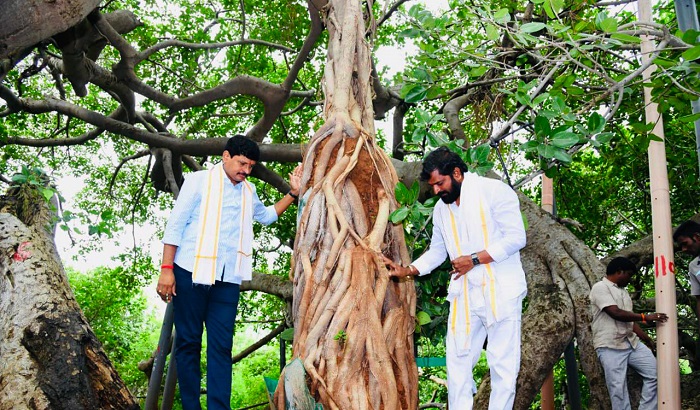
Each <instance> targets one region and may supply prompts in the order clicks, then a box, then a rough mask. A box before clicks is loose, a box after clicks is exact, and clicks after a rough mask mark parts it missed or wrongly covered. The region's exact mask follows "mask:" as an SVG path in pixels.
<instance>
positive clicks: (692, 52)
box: [681, 44, 700, 61]
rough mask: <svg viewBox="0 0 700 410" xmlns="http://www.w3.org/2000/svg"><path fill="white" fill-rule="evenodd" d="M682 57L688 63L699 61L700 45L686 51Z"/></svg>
mask: <svg viewBox="0 0 700 410" xmlns="http://www.w3.org/2000/svg"><path fill="white" fill-rule="evenodd" d="M681 56H682V57H683V59H684V60H686V61H693V60H695V59H697V58H698V57H700V44H698V45H697V46H694V47H693V48H689V49H687V50H685V51H684V52H683V54H682V55H681Z"/></svg>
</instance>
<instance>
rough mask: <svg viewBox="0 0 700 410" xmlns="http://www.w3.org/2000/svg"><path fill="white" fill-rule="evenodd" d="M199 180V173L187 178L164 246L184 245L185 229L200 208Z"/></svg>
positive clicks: (169, 220)
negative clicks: (197, 208)
mask: <svg viewBox="0 0 700 410" xmlns="http://www.w3.org/2000/svg"><path fill="white" fill-rule="evenodd" d="M198 180H199V175H198V173H193V174H191V175H190V176H188V177H186V178H185V182H184V183H183V184H182V187H181V188H180V194H179V195H178V198H177V200H176V201H175V206H173V210H172V212H171V213H170V218H168V223H167V225H166V227H165V233H164V234H163V241H162V242H163V243H164V244H168V245H175V246H180V244H181V243H182V237H183V235H184V232H185V227H186V226H187V224H188V222H189V221H190V219H191V218H192V217H193V214H194V211H195V209H196V207H197V206H199V186H200V184H199V183H198Z"/></svg>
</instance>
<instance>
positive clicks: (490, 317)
mask: <svg viewBox="0 0 700 410" xmlns="http://www.w3.org/2000/svg"><path fill="white" fill-rule="evenodd" d="M421 179H422V180H424V181H427V182H428V184H430V186H431V187H432V189H433V193H434V194H435V195H438V196H440V201H438V203H437V204H436V205H435V209H434V211H433V234H432V239H431V242H430V247H429V248H428V250H427V251H426V252H425V253H424V254H423V255H422V256H421V257H420V258H418V259H417V260H416V261H414V262H413V263H411V264H410V265H409V266H401V265H400V264H398V263H395V262H393V261H391V260H389V259H385V262H386V263H387V265H388V266H389V267H390V275H391V276H395V277H404V276H410V275H427V274H429V273H430V272H431V271H432V270H433V269H435V268H437V267H438V266H440V265H441V264H442V263H443V262H444V261H445V258H447V257H448V256H449V258H450V261H451V262H452V271H451V272H450V273H451V274H452V279H451V280H450V283H449V287H448V295H447V300H448V301H449V302H450V315H449V319H448V331H447V340H446V344H447V346H446V351H447V384H448V387H447V389H448V402H449V408H451V409H466V410H469V409H471V408H472V404H473V395H474V392H475V391H476V387H475V386H474V378H473V375H472V370H473V368H474V365H475V364H476V363H477V361H478V360H479V357H480V356H481V351H482V348H483V346H484V341H486V340H487V339H488V342H487V346H486V359H487V361H488V364H489V369H490V371H491V396H490V398H489V409H492V410H504V409H511V408H512V407H513V401H514V399H515V387H516V381H517V378H518V371H519V370H520V343H521V341H520V334H521V330H520V329H521V316H522V301H523V298H524V297H525V294H526V293H527V285H526V283H525V272H524V271H523V267H522V264H521V263H520V249H522V248H523V247H524V246H525V227H524V224H523V219H522V216H521V213H520V203H519V201H518V196H517V195H516V193H515V192H514V191H513V189H511V188H510V187H509V186H508V185H506V184H504V183H503V182H501V181H498V180H495V179H490V178H484V177H481V176H478V175H476V174H474V173H471V172H468V170H467V166H466V164H465V163H464V161H463V160H462V159H461V158H460V157H459V155H457V154H456V153H454V152H451V151H450V150H448V149H447V148H444V147H443V148H438V149H436V150H435V151H433V152H431V153H430V154H428V155H427V156H426V157H425V160H424V161H423V170H422V172H421Z"/></svg>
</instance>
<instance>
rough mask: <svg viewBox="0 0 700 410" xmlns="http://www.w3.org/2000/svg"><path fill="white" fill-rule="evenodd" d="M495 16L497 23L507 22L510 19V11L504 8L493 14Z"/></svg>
mask: <svg viewBox="0 0 700 410" xmlns="http://www.w3.org/2000/svg"><path fill="white" fill-rule="evenodd" d="M493 18H494V20H496V22H497V23H502V24H505V23H508V22H509V21H510V13H509V12H508V9H506V8H502V9H500V10H498V11H497V12H495V13H494V14H493Z"/></svg>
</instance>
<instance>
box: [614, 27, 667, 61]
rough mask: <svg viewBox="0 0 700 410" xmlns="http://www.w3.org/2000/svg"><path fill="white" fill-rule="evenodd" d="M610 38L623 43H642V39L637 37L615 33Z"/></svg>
mask: <svg viewBox="0 0 700 410" xmlns="http://www.w3.org/2000/svg"><path fill="white" fill-rule="evenodd" d="M610 38H614V39H615V40H619V41H622V42H623V43H633V44H639V43H641V42H642V39H640V38H639V37H635V36H631V35H629V34H623V33H613V34H611V35H610ZM657 60H658V59H657ZM654 63H656V60H654Z"/></svg>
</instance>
